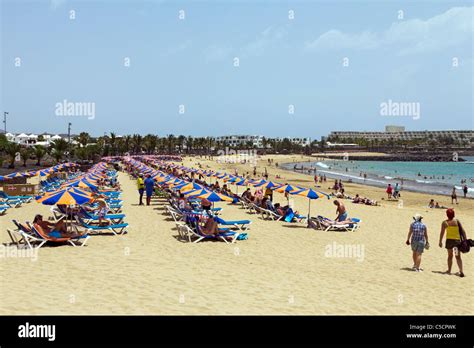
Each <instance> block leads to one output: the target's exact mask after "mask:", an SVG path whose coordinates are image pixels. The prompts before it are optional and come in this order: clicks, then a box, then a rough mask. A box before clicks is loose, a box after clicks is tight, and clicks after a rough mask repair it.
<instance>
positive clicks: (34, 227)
mask: <svg viewBox="0 0 474 348" xmlns="http://www.w3.org/2000/svg"><path fill="white" fill-rule="evenodd" d="M29 227H30V228H31V231H32V232H34V233H35V234H36V238H37V239H38V240H39V241H42V240H43V241H44V242H51V243H69V244H71V245H72V246H84V245H85V244H86V242H87V240H88V239H89V238H90V236H89V235H87V234H83V235H80V236H74V237H61V238H54V237H51V236H49V235H48V234H47V233H46V232H44V231H43V229H42V228H41V226H40V225H38V224H29ZM25 235H26V234H25ZM33 238H34V237H33V236H29V235H26V242H27V244H28V246H30V241H31V239H33ZM43 244H44V243H42V244H41V245H40V246H38V249H39V248H40V247H41V246H42V245H43ZM30 247H31V246H30Z"/></svg>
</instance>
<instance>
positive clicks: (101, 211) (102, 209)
mask: <svg viewBox="0 0 474 348" xmlns="http://www.w3.org/2000/svg"><path fill="white" fill-rule="evenodd" d="M96 202H97V205H98V212H97V215H98V216H99V226H105V225H110V223H111V221H110V220H109V219H107V218H106V217H105V215H107V212H108V211H109V206H108V205H107V203H106V202H105V200H103V199H97V200H96Z"/></svg>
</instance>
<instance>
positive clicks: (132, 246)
mask: <svg viewBox="0 0 474 348" xmlns="http://www.w3.org/2000/svg"><path fill="white" fill-rule="evenodd" d="M268 158H272V159H273V160H274V163H273V165H271V166H269V165H268V162H267V159H268ZM305 159H309V157H308V158H307V157H304V156H300V155H293V156H283V155H275V156H264V157H262V158H261V159H260V161H259V162H258V167H257V171H258V173H259V174H260V173H262V172H263V170H264V167H267V170H268V173H269V179H271V180H275V181H277V182H290V183H294V184H301V185H304V186H306V187H313V186H314V183H313V180H312V177H311V176H307V175H303V174H301V173H293V172H289V171H285V170H282V169H278V168H277V167H275V163H276V162H278V163H284V162H292V161H303V160H305ZM183 163H184V165H186V166H193V167H197V166H198V163H200V164H201V165H202V167H203V168H210V169H214V170H221V171H227V172H229V173H233V172H234V170H235V169H237V170H238V171H239V174H243V173H245V172H252V170H253V167H251V166H249V165H248V164H247V165H245V164H231V163H228V164H223V163H217V162H215V160H209V159H207V160H206V159H203V158H199V157H190V158H189V157H188V158H185V159H184V160H183ZM275 175H280V176H281V178H280V179H275ZM119 180H120V183H121V185H122V189H123V194H122V196H123V200H124V207H123V212H124V213H125V214H126V216H127V217H126V221H127V222H128V223H129V228H128V234H126V235H124V236H93V237H91V239H90V240H89V241H88V244H87V246H85V247H83V248H78V247H76V248H74V247H72V246H66V245H65V246H56V247H49V246H46V247H43V248H41V249H40V250H39V251H38V255H37V260H36V261H33V260H32V259H31V258H16V257H4V256H2V257H1V258H0V272H1V274H2V286H1V287H0V299H1V300H0V314H2V315H10V314H13V315H20V314H157V315H175V314H178V315H197V314H206V315H208V314H209V315H212V314H270V315H276V314H290V315H298V314H303V315H310V314H317V315H324V314H335V315H346V314H348V315H355V314H362V315H365V314H375V315H394V314H400V315H402V314H408V315H442V314H444V315H467V314H473V313H474V303H473V302H472V301H469V300H468V299H469V298H471V299H472V289H473V288H474V265H473V264H474V259H473V255H474V252H473V253H468V254H463V261H464V273H465V274H466V277H465V278H460V277H458V276H455V275H450V276H449V275H443V274H440V273H441V272H443V271H445V270H446V268H447V266H446V257H447V253H446V250H445V249H444V248H439V247H438V238H439V231H440V226H441V222H442V221H443V220H444V219H445V211H444V210H442V209H439V210H438V209H428V208H426V206H427V203H428V201H429V200H430V199H431V198H433V199H435V200H437V201H438V202H439V203H440V204H442V205H446V206H451V204H450V199H449V197H446V196H431V195H427V194H421V193H412V192H403V196H402V198H403V205H399V202H388V201H385V200H381V198H382V197H384V196H385V192H384V190H383V189H381V188H377V187H367V186H362V185H357V184H350V183H348V184H346V185H345V188H346V193H347V194H350V195H355V194H356V193H359V194H361V195H363V196H366V197H369V198H372V199H376V200H378V201H379V202H380V204H381V206H365V205H358V204H353V203H351V202H350V201H347V200H346V201H345V203H346V206H347V209H348V212H349V216H350V217H357V218H360V219H362V225H361V228H360V229H359V230H357V231H356V232H352V233H351V232H345V233H343V232H322V231H316V230H312V229H308V228H306V225H305V224H296V223H291V224H290V223H285V222H278V221H265V220H262V219H261V218H260V216H257V215H253V214H248V213H247V212H246V211H245V210H243V209H242V208H241V207H240V206H237V205H229V204H227V203H216V206H220V207H223V209H224V211H223V214H222V216H223V217H224V218H225V219H229V220H233V219H250V220H252V224H251V227H250V230H249V231H248V235H249V239H248V240H244V241H237V242H236V243H235V244H232V245H227V244H225V243H222V242H202V243H198V244H192V243H185V242H182V241H180V240H178V239H177V231H176V229H175V224H174V222H173V221H172V220H171V219H170V218H169V217H168V216H165V215H163V211H164V210H163V206H164V203H165V202H164V201H163V200H158V199H157V200H154V201H153V204H152V206H150V207H146V206H145V207H143V206H138V205H137V203H138V195H137V192H136V185H135V182H134V181H132V180H131V179H129V177H128V175H127V174H125V173H123V172H122V173H120V174H119ZM331 184H332V181H328V183H327V184H326V185H323V187H321V188H319V189H320V190H321V191H324V192H329V190H328V187H329V186H330V185H331ZM230 187H231V189H232V190H233V191H234V192H235V186H234V185H231V186H230ZM242 189H243V188H242V187H239V192H242ZM292 199H293V200H294V205H295V208H296V210H298V211H299V212H300V213H301V214H307V209H308V200H307V199H306V198H303V197H297V196H294V197H292ZM284 200H285V199H284V196H283V194H280V193H277V192H275V193H274V201H275V202H281V203H284ZM459 202H460V203H459V204H458V205H456V206H455V210H456V214H457V215H456V217H457V218H459V219H460V220H461V221H462V223H463V225H464V227H465V229H466V231H467V233H468V238H473V231H474V215H473V214H472V211H474V201H473V200H463V199H462V198H460V199H459ZM49 209H50V207H49V206H44V205H41V204H38V203H36V202H32V203H29V204H27V205H24V206H22V207H20V208H17V209H10V210H9V211H8V212H7V214H6V215H5V216H1V217H0V230H1V234H0V242H2V243H6V242H8V241H9V237H8V234H7V233H6V229H7V228H13V223H12V222H11V220H12V219H17V220H19V221H32V219H33V217H34V215H35V214H36V213H41V214H43V215H44V216H48V215H50V214H49ZM415 213H421V214H422V215H423V216H424V219H423V221H424V222H425V223H426V225H427V227H428V234H429V239H430V244H431V248H430V249H429V250H427V251H425V253H424V254H423V260H422V267H423V268H424V272H422V273H416V272H413V271H411V270H410V268H411V266H412V261H411V249H410V247H409V246H407V245H405V240H406V236H407V232H408V228H409V225H410V223H411V222H412V216H413V215H414V214H415ZM311 215H324V216H327V217H331V218H334V217H335V207H334V205H333V203H332V200H327V199H318V200H315V201H312V202H311ZM339 246H354V247H355V249H354V250H356V249H357V250H359V251H360V253H358V254H357V255H352V256H353V257H347V255H346V257H338V255H337V254H334V253H333V254H332V255H331V254H328V250H337V248H338V247H339ZM453 272H457V266H456V264H454V265H453ZM458 301H459V302H461V301H462V302H463V304H462V305H457V302H458Z"/></svg>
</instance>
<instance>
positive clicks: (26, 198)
mask: <svg viewBox="0 0 474 348" xmlns="http://www.w3.org/2000/svg"><path fill="white" fill-rule="evenodd" d="M0 198H4V199H6V200H7V201H11V200H13V201H15V200H21V201H23V202H26V203H29V202H31V201H32V200H33V196H10V195H7V194H6V193H5V192H3V191H0Z"/></svg>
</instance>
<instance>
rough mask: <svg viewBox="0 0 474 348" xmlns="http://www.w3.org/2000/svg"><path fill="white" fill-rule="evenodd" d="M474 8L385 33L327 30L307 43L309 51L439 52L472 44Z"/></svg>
mask: <svg viewBox="0 0 474 348" xmlns="http://www.w3.org/2000/svg"><path fill="white" fill-rule="evenodd" d="M473 17H474V7H455V8H451V9H450V10H448V11H446V12H444V13H442V14H440V15H437V16H434V17H431V18H429V19H427V20H421V19H411V20H406V21H400V22H395V23H392V25H391V26H390V27H389V28H388V29H387V30H386V31H384V32H382V33H380V34H377V33H373V32H369V31H365V32H362V33H354V34H351V33H343V32H341V31H338V30H335V29H333V30H330V31H327V32H325V33H323V34H322V35H320V36H319V37H318V38H317V39H316V40H314V41H310V42H307V43H306V45H305V46H306V49H308V50H328V49H348V48H354V49H374V48H379V47H382V46H388V45H394V46H399V47H398V48H397V49H398V53H399V54H400V55H405V54H412V53H419V52H427V51H433V50H440V49H443V48H446V47H450V46H454V45H458V44H461V43H463V42H465V41H468V40H472V36H473V31H474V30H473Z"/></svg>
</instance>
